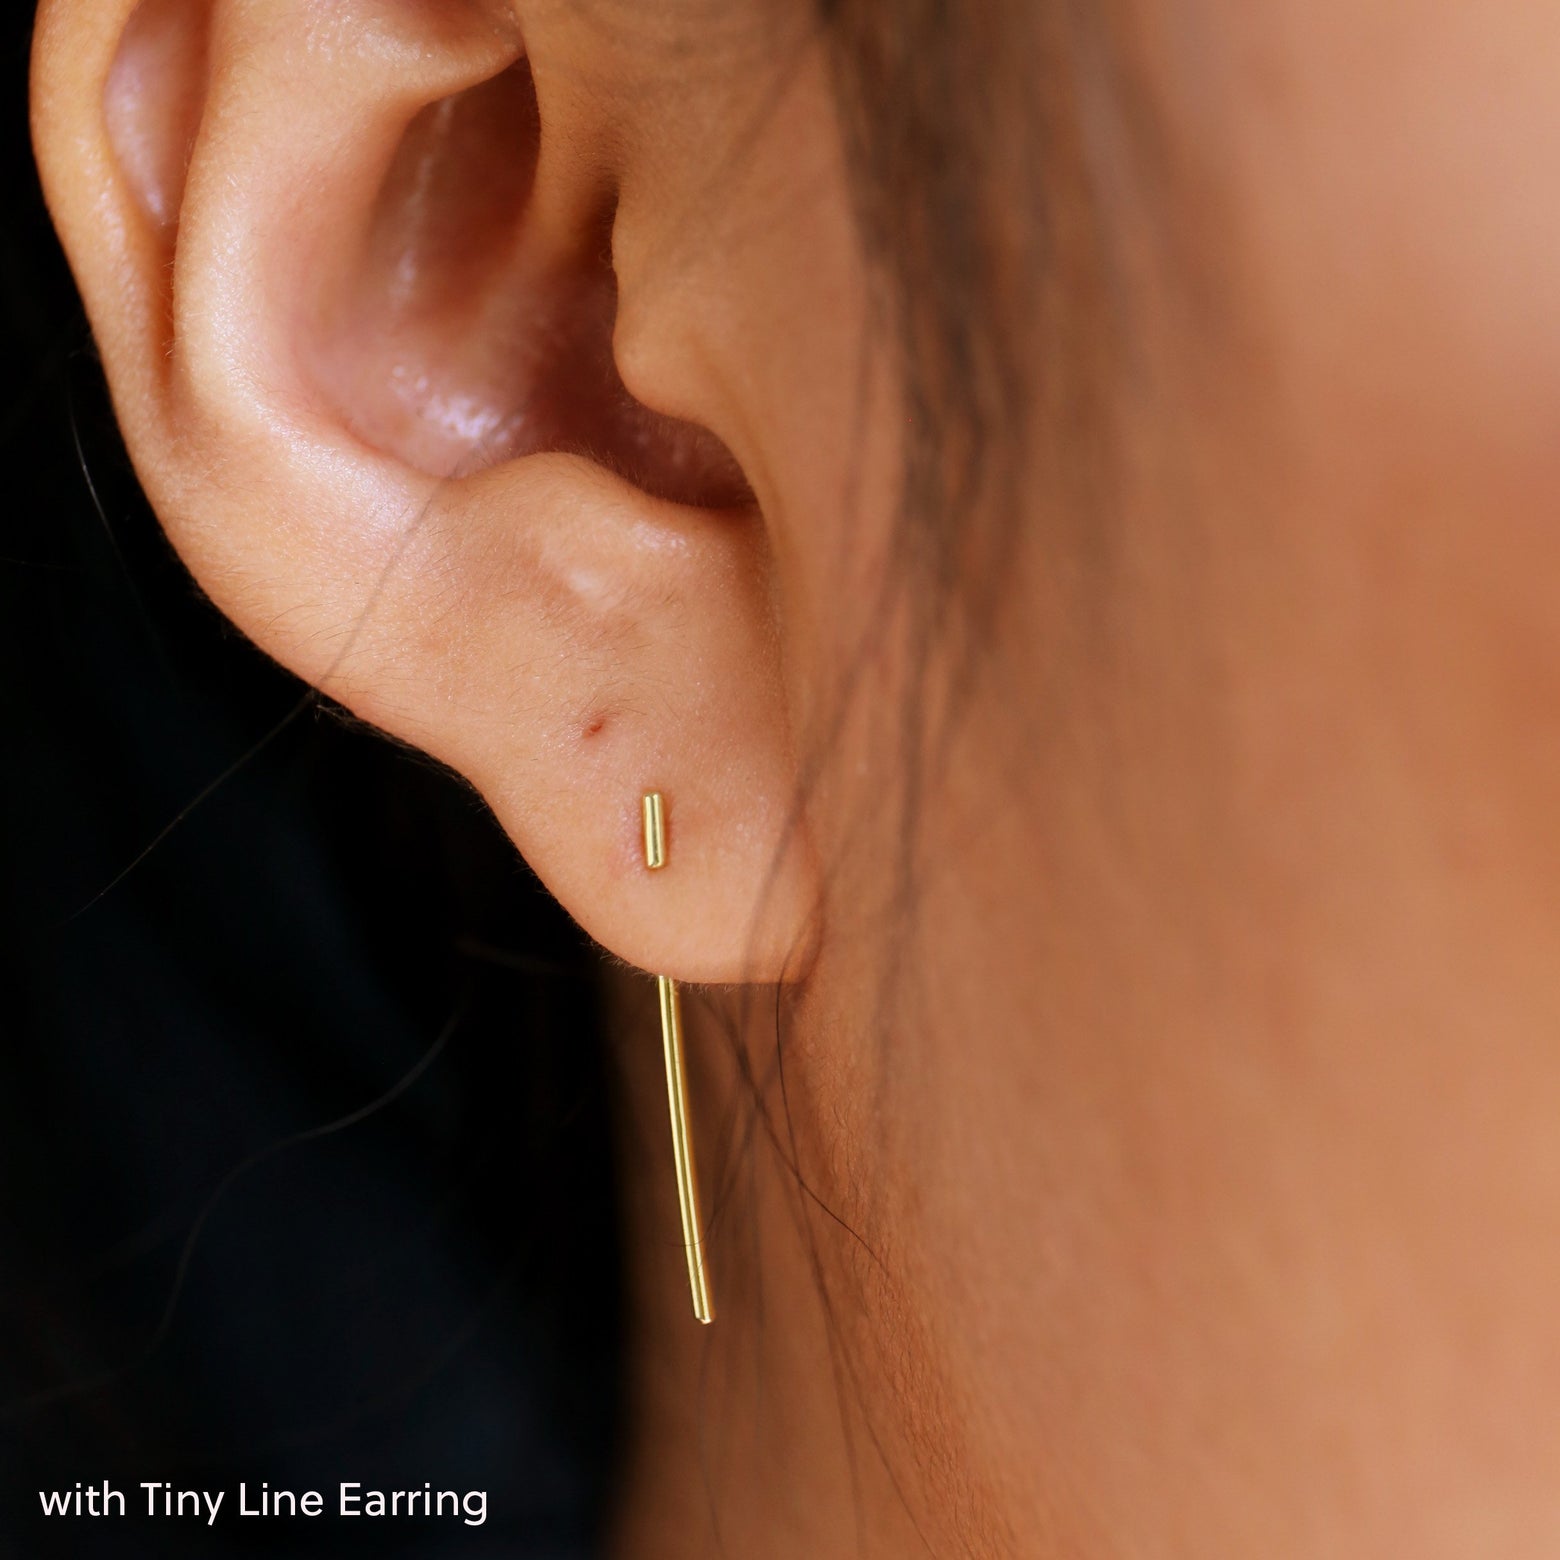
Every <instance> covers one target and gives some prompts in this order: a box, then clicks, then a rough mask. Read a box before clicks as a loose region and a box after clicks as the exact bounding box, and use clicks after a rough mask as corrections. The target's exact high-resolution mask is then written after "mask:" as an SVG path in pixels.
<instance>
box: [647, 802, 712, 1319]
mask: <svg viewBox="0 0 1560 1560" xmlns="http://www.w3.org/2000/svg"><path fill="white" fill-rule="evenodd" d="M644 815H645V866H646V867H648V868H649V870H650V871H652V872H659V871H660V870H661V869H662V868H663V867H664V866H665V865H666V809H665V804H664V803H663V802H662V800H661V793H660V792H659V791H647V792H646V793H645V798H644ZM655 985H656V994H657V996H658V997H659V998H660V1004H661V1049H662V1051H663V1052H664V1053H665V1057H666V1097H667V1102H668V1104H669V1105H670V1107H671V1115H672V1157H673V1159H674V1161H675V1162H676V1166H677V1201H678V1205H679V1206H680V1208H681V1210H682V1231H683V1251H684V1253H685V1254H686V1256H687V1259H688V1288H689V1290H690V1292H691V1293H692V1296H693V1314H694V1315H695V1316H696V1317H698V1319H699V1320H700V1321H701V1322H713V1321H714V1320H715V1305H714V1302H713V1301H712V1300H711V1298H710V1279H709V1273H708V1272H707V1271H706V1269H705V1266H704V1235H703V1221H702V1220H701V1218H700V1216H699V1180H698V1175H697V1173H696V1171H695V1169H694V1163H693V1134H692V1132H691V1131H690V1129H689V1124H688V1073H687V1068H686V1067H685V1066H684V1064H683V1041H682V999H681V997H680V996H679V995H678V991H677V982H676V981H675V980H673V979H672V978H671V976H670V975H657V976H656V978H655Z"/></svg>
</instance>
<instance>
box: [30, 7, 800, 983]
mask: <svg viewBox="0 0 1560 1560" xmlns="http://www.w3.org/2000/svg"><path fill="white" fill-rule="evenodd" d="M34 70H35V74H34V82H35V88H34V134H35V139H36V142H37V147H38V154H39V162H40V167H41V168H42V171H43V175H44V180H45V185H46V191H47V194H48V197H49V200H50V204H51V208H52V209H53V211H54V213H55V216H56V220H57V223H58V225H59V227H60V231H61V234H62V236H63V238H64V241H65V244H66V248H67V251H68V253H69V254H70V256H71V259H72V263H73V266H74V267H75V269H76V272H77V276H78V279H79V281H80V284H81V288H82V293H83V297H84V299H85V301H86V304H87V308H88V312H89V315H90V317H91V319H92V322H93V326H94V329H95V331H96V333H97V336H98V339H99V343H100V346H101V349H102V352H103V357H104V362H105V367H106V370H107V373H108V377H109V381H110V388H111V390H112V392H113V395H114V398H115V403H116V407H117V408H118V410H119V414H120V417H121V421H122V423H123V424H124V427H125V432H126V437H127V441H128V443H129V446H130V450H131V453H132V456H133V458H134V459H135V462H136V465H137V469H138V471H139V472H140V474H141V477H142V480H143V483H144V485H145V486H146V488H147V491H148V494H149V496H150V497H151V498H152V501H153V503H154V504H155V505H156V507H157V509H158V511H159V514H160V515H161V517H162V519H163V522H164V524H165V526H166V528H167V530H168V533H169V536H170V538H171V539H172V541H173V542H174V545H175V546H176V547H177V548H178V549H179V551H180V553H181V554H182V555H183V557H184V558H185V560H186V562H187V563H188V564H189V566H190V568H191V570H192V572H193V573H194V574H195V576H196V578H197V579H198V580H199V582H200V583H201V584H202V586H203V587H204V588H205V589H206V590H207V591H208V593H209V594H210V595H211V596H212V597H213V599H214V600H215V601H216V602H217V604H218V605H219V606H220V607H222V608H223V610H224V611H226V612H227V613H228V614H229V615H230V616H231V617H233V618H234V620H235V621H236V622H237V623H238V624H239V625H240V626H241V627H242V628H244V629H245V630H246V632H248V633H249V634H250V635H251V637H253V638H254V639H255V640H256V641H257V642H258V643H260V644H261V645H262V646H263V647H264V648H265V649H267V650H268V651H269V652H270V653H271V654H273V655H274V656H276V657H277V658H278V659H279V660H281V661H282V662H284V663H285V664H286V665H288V666H290V667H291V668H293V669H294V670H295V671H297V672H298V673H299V674H300V675H301V676H303V677H305V678H306V679H308V680H309V681H311V682H313V683H314V684H315V685H316V686H318V687H320V688H322V689H323V690H324V691H325V692H326V693H328V694H329V695H331V696H332V697H334V698H336V699H338V700H339V701H341V702H342V703H344V704H346V705H347V706H348V707H350V708H352V709H353V710H355V711H356V712H357V713H359V714H360V715H362V716H363V717H364V718H365V719H368V720H370V721H373V722H375V723H376V724H378V725H380V726H382V727H383V728H385V729H386V730H388V731H390V732H392V733H394V734H395V735H397V736H399V737H401V738H403V739H405V740H407V741H410V742H413V743H415V744H417V745H418V746H421V747H423V748H425V749H426V750H427V751H429V752H431V753H433V754H434V755H435V756H436V757H438V758H440V759H442V760H444V761H445V762H447V763H449V764H450V765H452V766H453V767H454V768H456V769H457V770H459V771H460V772H461V773H463V774H465V775H466V776H467V777H468V778H469V779H470V780H471V781H472V782H473V783H474V784H475V785H476V786H477V787H478V789H479V790H480V791H481V792H482V794H483V795H484V796H485V797H486V798H487V800H488V801H489V803H490V804H491V805H492V806H493V808H494V810H495V811H496V812H497V814H498V816H499V818H500V820H501V821H502V822H503V824H504V825H505V827H506V829H507V830H508V832H509V833H510V835H511V837H512V838H513V839H514V840H515V842H516V844H517V845H518V846H519V847H520V848H521V849H522V851H523V852H524V853H525V854H526V856H527V858H528V860H530V862H531V863H532V865H533V866H534V867H535V869H536V870H537V872H538V873H539V874H540V875H541V877H542V878H543V880H544V881H546V882H547V883H548V885H549V886H550V887H551V888H552V889H553V890H554V891H555V892H556V893H557V894H558V895H559V897H560V898H561V899H562V900H563V902H564V903H565V905H566V906H567V907H568V908H569V909H570V910H571V911H572V912H573V913H574V914H575V915H576V916H577V917H578V919H579V920H580V921H581V922H582V924H583V925H584V926H585V927H586V929H587V930H588V931H590V932H591V933H592V934H593V935H595V936H596V937H597V938H598V939H599V940H600V941H602V942H603V943H604V944H605V945H606V946H608V947H609V948H611V949H612V950H613V951H614V952H616V953H617V954H619V955H620V956H622V957H624V958H626V959H628V960H630V961H631V962H633V963H635V964H638V965H640V966H642V967H645V968H650V969H654V970H656V971H658V972H661V971H664V972H666V973H668V974H670V975H673V976H676V977H678V978H681V979H685V980H722V981H724V980H751V979H773V978H778V977H779V976H781V975H782V973H786V974H793V975H794V974H797V973H799V972H800V969H801V963H800V961H799V959H798V951H799V949H801V948H802V947H803V946H804V944H805V936H806V931H807V928H808V926H809V924H810V918H811V914H812V897H813V883H812V871H811V865H810V858H809V855H808V851H807V847H806V841H805V838H804V836H803V834H802V832H801V831H800V829H798V828H796V827H794V826H793V824H792V821H791V820H792V809H793V803H794V792H795V786H796V776H795V772H794V765H793V762H792V757H791V748H790V732H789V724H788V720H787V715H786V708H785V702H784V697H783V692H782V683H781V679H780V676H779V664H778V635H777V633H776V628H775V624H774V622H773V618H772V610H773V608H772V600H771V591H770V588H769V584H768V574H769V568H770V555H769V544H768V537H767V533H766V531H765V527H764V524H763V520H762V517H761V516H760V515H759V514H758V512H757V510H756V507H755V506H754V505H753V504H752V502H751V498H750V495H749V494H748V492H747V489H746V485H745V484H744V483H743V482H742V480H741V474H740V472H739V471H737V470H736V468H735V465H734V463H733V462H731V460H730V457H729V456H728V455H726V453H725V451H724V450H723V449H722V447H721V446H719V445H718V443H717V442H716V441H714V440H713V439H712V438H711V437H710V436H709V435H707V434H705V433H703V431H702V430H699V429H697V428H693V427H691V426H689V425H687V424H676V423H673V422H671V421H670V420H669V419H665V418H659V417H656V416H655V415H654V414H652V413H650V412H648V411H646V410H645V409H644V408H643V407H640V406H638V405H637V403H634V402H633V401H632V398H631V397H629V396H628V395H627V392H626V391H624V389H623V387H622V383H621V380H620V378H619V377H618V374H617V371H616V366H615V364H614V362H613V358H612V351H611V336H612V327H613V314H614V303H615V288H614V284H613V277H612V274H611V271H610V267H609V265H608V263H607V261H606V259H605V256H606V255H607V254H608V253H609V244H608V243H607V242H605V241H604V237H603V225H604V224H606V225H607V226H609V225H610V218H611V210H612V206H611V198H610V197H611V191H610V181H609V180H607V179H605V178H604V177H603V173H602V163H601V160H600V159H594V160H593V159H591V158H582V157H581V156H580V155H579V150H578V149H579V144H580V140H581V137H582V136H588V135H589V133H590V126H589V125H588V124H585V125H583V126H582V125H580V124H579V123H578V116H579V114H580V112H581V110H580V108H579V106H578V104H577V103H576V104H575V105H574V106H573V108H572V109H571V112H573V113H574V115H575V116H576V123H575V124H574V126H573V127H572V128H571V130H570V132H569V133H568V134H567V135H566V136H564V135H560V141H567V142H568V145H567V148H566V153H565V152H560V153H555V152H554V151H553V150H552V149H551V147H550V143H549V140H548V135H549V131H548V124H549V112H548V106H549V100H548V96H547V93H548V90H549V89H548V76H547V63H546V61H545V60H539V59H536V58H534V57H532V56H527V54H526V52H525V49H524V47H523V42H522V38H521V34H520V30H519V28H518V26H517V25H516V24H515V22H514V19H513V17H512V16H511V15H510V13H509V12H508V11H507V10H505V9H500V10H496V11H495V10H494V9H492V8H490V7H487V6H480V5H477V4H474V3H473V4H461V5H455V4H438V5H435V4H426V5H421V6H407V5H406V4H404V0H396V3H392V0H357V3H351V4H343V5H341V6H339V7H331V8H326V9H325V10H323V11H322V8H320V7H318V6H316V5H311V4H305V3H302V0H263V3H260V0H145V3H144V4H143V6H142V7H141V8H140V9H139V10H136V11H132V10H131V7H130V6H129V5H126V4H116V5H104V4H102V3H100V0H52V3H50V4H47V5H46V6H45V7H44V10H43V12H42V13H41V15H40V21H39V29H38V42H37V49H36V55H35V67H34ZM186 168H187V170H188V171H187V174H186ZM542 212H544V213H545V219H543V218H542V217H540V216H538V213H542ZM170 278H171V280H170ZM649 790H659V791H661V792H663V793H664V794H665V796H666V798H667V805H668V827H669V829H670V830H671V831H672V832H673V833H674V835H675V837H676V839H677V851H676V857H675V860H676V869H675V871H668V872H665V873H661V874H656V875H655V876H654V877H651V876H649V875H647V874H646V873H644V871H643V870H642V862H641V846H640V837H639V827H640V824H639V807H640V798H641V796H642V795H643V794H644V793H645V792H646V791H649Z"/></svg>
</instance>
